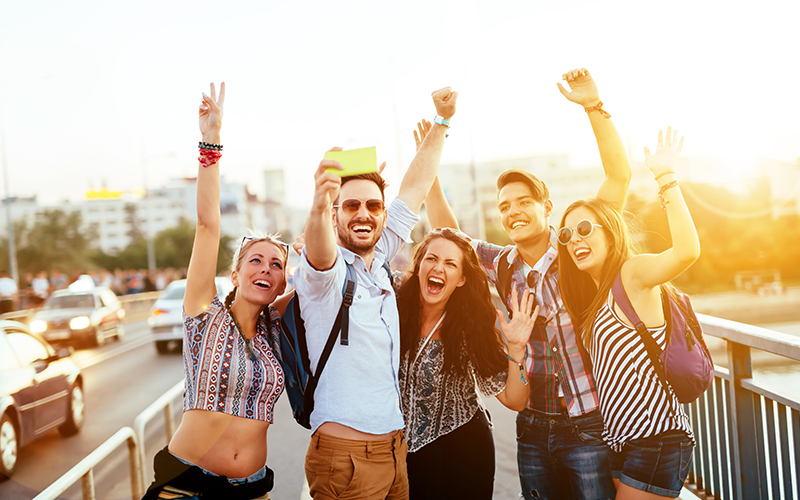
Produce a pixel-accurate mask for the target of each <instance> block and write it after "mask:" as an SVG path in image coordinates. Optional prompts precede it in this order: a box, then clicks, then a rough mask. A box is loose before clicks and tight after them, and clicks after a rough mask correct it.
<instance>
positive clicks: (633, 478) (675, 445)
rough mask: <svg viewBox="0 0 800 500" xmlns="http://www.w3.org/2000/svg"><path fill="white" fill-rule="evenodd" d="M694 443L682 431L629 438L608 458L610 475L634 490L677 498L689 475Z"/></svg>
mask: <svg viewBox="0 0 800 500" xmlns="http://www.w3.org/2000/svg"><path fill="white" fill-rule="evenodd" d="M693 451H694V445H693V444H692V442H691V441H690V440H689V437H688V436H687V435H686V433H685V432H683V431H667V432H664V433H661V434H658V435H656V436H653V437H648V438H642V439H632V440H630V441H628V442H626V443H625V444H624V445H623V446H622V452H621V453H616V452H612V453H610V454H609V457H608V461H609V465H610V467H611V477H613V478H615V479H619V480H620V482H621V483H623V484H627V485H628V486H630V487H631V488H636V489H637V490H642V491H648V492H650V493H654V494H656V495H661V496H665V497H672V498H677V497H678V495H680V493H681V488H683V483H684V482H685V481H686V476H687V475H688V474H689V465H690V464H691V460H692V452H693Z"/></svg>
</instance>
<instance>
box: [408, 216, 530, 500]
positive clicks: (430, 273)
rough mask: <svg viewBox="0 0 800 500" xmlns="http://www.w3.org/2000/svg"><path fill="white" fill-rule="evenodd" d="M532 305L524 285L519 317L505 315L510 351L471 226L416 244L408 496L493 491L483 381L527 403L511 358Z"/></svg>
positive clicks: (518, 405)
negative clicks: (502, 336) (471, 237)
mask: <svg viewBox="0 0 800 500" xmlns="http://www.w3.org/2000/svg"><path fill="white" fill-rule="evenodd" d="M515 300H516V296H515ZM533 304H534V300H533V297H532V296H530V295H528V292H527V291H526V292H525V293H524V295H523V297H522V301H521V304H516V308H515V312H516V313H517V314H515V315H514V318H513V319H512V321H511V323H506V321H505V320H504V319H501V325H502V326H503V333H504V334H505V336H506V339H507V341H508V349H509V354H508V355H507V354H506V353H505V352H504V351H503V344H502V340H501V339H500V336H499V332H498V331H497V330H496V329H495V326H494V325H495V320H496V319H497V313H496V310H495V308H494V305H493V304H492V300H491V295H490V292H489V283H488V281H487V278H486V273H484V272H483V270H482V269H481V267H480V265H479V263H478V258H477V255H476V254H475V251H474V250H473V249H472V246H471V245H470V243H469V242H468V241H467V240H466V239H465V237H464V236H463V233H460V232H458V231H456V230H453V229H448V228H444V229H436V230H434V231H433V232H431V233H430V234H428V236H427V237H426V238H425V240H424V241H423V242H422V243H420V244H419V245H418V246H417V247H416V248H415V249H414V259H413V269H411V270H410V272H409V273H408V274H407V276H406V278H405V279H404V281H403V283H402V285H400V290H399V292H398V310H399V313H400V360H401V361H400V377H399V378H400V389H401V394H402V397H403V414H404V417H405V421H406V439H407V440H408V445H409V453H408V458H407V464H408V482H409V489H410V498H412V499H424V498H431V499H434V498H435V499H437V500H441V499H448V498H453V499H455V498H459V499H460V498H487V499H489V498H492V490H493V486H494V441H493V440H492V434H491V429H490V426H489V422H488V420H487V418H486V415H485V413H484V411H483V410H482V409H481V407H480V403H479V401H478V395H477V392H476V383H477V387H478V388H480V390H481V392H482V393H483V394H485V395H486V396H490V397H491V396H497V398H498V399H499V400H500V401H501V402H502V403H503V404H504V405H506V406H507V407H509V408H512V409H515V410H517V411H519V410H521V409H523V408H524V407H525V404H526V402H527V400H528V389H527V387H526V384H527V381H526V380H525V379H524V378H523V375H522V373H521V372H520V368H519V366H520V365H521V362H520V363H518V362H516V361H513V360H511V358H512V357H513V358H514V359H515V360H520V361H521V360H524V358H525V346H526V344H527V342H528V339H529V338H530V335H531V332H532V331H533V325H534V322H535V318H536V314H537V312H538V310H536V309H533ZM501 317H502V316H501Z"/></svg>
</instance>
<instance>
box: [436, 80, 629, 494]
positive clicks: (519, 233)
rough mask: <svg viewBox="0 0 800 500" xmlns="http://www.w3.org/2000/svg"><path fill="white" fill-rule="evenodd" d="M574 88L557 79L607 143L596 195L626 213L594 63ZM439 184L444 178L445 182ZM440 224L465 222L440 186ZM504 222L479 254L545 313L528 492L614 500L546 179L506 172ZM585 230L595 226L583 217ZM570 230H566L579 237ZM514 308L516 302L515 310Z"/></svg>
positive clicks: (534, 365)
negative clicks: (567, 298) (500, 240)
mask: <svg viewBox="0 0 800 500" xmlns="http://www.w3.org/2000/svg"><path fill="white" fill-rule="evenodd" d="M563 80H565V81H566V82H567V83H568V84H569V86H570V91H568V90H566V89H564V87H562V86H561V84H560V83H559V84H558V87H559V90H560V91H561V93H562V94H563V95H564V97H566V98H567V99H568V100H570V101H572V102H574V103H576V104H579V105H581V106H583V107H584V109H585V111H586V113H587V116H588V118H589V122H590V123H591V125H592V130H593V131H594V134H595V138H596V140H597V145H598V148H599V150H600V158H601V159H602V163H603V169H604V170H605V173H606V178H605V180H604V181H603V183H602V184H601V185H600V189H599V190H598V192H597V196H598V197H599V198H602V199H604V200H606V201H608V202H610V203H612V204H613V205H614V206H615V207H616V208H617V209H619V210H622V207H623V205H624V203H625V197H626V195H627V192H628V184H629V182H630V177H631V169H630V164H629V163H628V159H627V156H626V154H625V148H624V146H623V144H622V140H621V139H620V137H619V134H618V133H617V130H616V128H615V127H614V124H613V123H612V122H611V120H610V119H609V118H610V115H609V114H608V113H607V112H606V111H605V110H604V109H603V105H602V102H601V101H600V94H599V91H598V90H597V85H596V84H595V83H594V80H593V79H592V77H591V76H590V75H589V72H588V71H586V70H585V69H579V70H573V71H570V72H568V73H566V74H564V75H563ZM437 184H438V183H437ZM425 203H426V208H427V213H428V216H429V218H430V221H431V225H432V226H434V227H440V226H452V227H457V222H456V219H455V216H454V215H453V213H452V211H451V210H450V207H449V205H448V204H447V201H446V200H445V198H444V194H443V193H442V190H441V188H438V189H437V188H434V189H432V190H431V194H430V196H429V197H428V199H427V200H426V202H425ZM497 205H498V208H499V210H500V220H501V222H502V224H503V228H504V229H505V231H506V234H508V236H509V237H510V238H511V240H512V241H513V242H514V245H511V246H507V247H501V246H497V245H493V244H491V243H487V242H485V241H478V240H472V245H473V247H474V248H475V250H476V252H477V253H478V258H479V260H480V262H481V264H482V265H483V267H484V270H485V271H486V274H487V275H488V277H489V280H490V281H491V282H492V283H494V285H495V287H497V290H498V292H499V293H500V296H501V297H503V298H504V299H505V300H506V304H508V305H509V306H510V304H511V290H512V288H516V289H517V290H518V293H522V292H523V291H524V290H526V289H529V290H531V291H532V292H534V293H535V294H536V300H537V303H538V305H539V316H538V318H537V321H536V326H535V327H534V332H533V334H532V335H531V339H530V341H529V343H528V352H527V354H526V357H525V359H524V360H517V361H521V362H522V361H524V362H525V364H526V371H527V378H528V381H529V387H530V393H529V397H528V403H527V405H526V408H525V409H523V410H522V411H520V412H519V414H518V415H517V466H518V468H519V475H520V485H521V487H522V494H523V496H524V497H525V498H526V499H528V500H530V499H534V498H535V499H539V500H546V499H551V500H552V499H559V500H560V499H587V500H597V499H605V498H614V496H615V494H616V493H615V489H614V484H613V482H612V480H611V476H610V471H609V468H608V461H607V458H606V457H607V453H608V447H607V446H606V445H605V444H604V443H603V440H602V438H601V433H602V431H603V419H602V416H601V415H600V410H599V403H598V398H597V391H596V387H595V382H594V378H593V377H592V372H591V363H590V359H589V355H588V353H587V352H586V351H585V349H584V348H583V345H582V343H581V342H580V339H579V338H578V336H577V335H576V332H575V330H574V329H573V326H572V321H571V319H570V317H569V314H568V313H567V311H566V308H565V307H564V305H563V303H562V300H561V293H560V291H559V286H558V269H557V266H556V258H557V256H558V251H557V247H558V239H559V236H558V235H557V234H556V230H555V229H554V228H552V227H551V226H550V223H549V217H550V214H551V212H552V210H553V203H552V202H551V201H550V194H549V191H548V189H547V186H546V185H545V184H544V182H542V181H541V179H539V178H538V177H536V176H535V175H533V174H531V173H529V172H527V171H525V170H519V169H512V170H507V171H505V172H503V173H502V174H501V175H500V177H499V178H498V179H497ZM578 226H579V227H578V228H576V231H578V233H579V234H581V232H586V233H588V232H590V231H591V230H592V229H593V226H591V224H590V226H589V227H586V226H585V225H581V224H578ZM569 231H570V234H569V235H567V234H566V232H564V233H562V234H561V235H560V236H561V237H564V238H566V237H567V236H569V237H570V238H571V237H572V235H571V230H569ZM509 311H510V309H509Z"/></svg>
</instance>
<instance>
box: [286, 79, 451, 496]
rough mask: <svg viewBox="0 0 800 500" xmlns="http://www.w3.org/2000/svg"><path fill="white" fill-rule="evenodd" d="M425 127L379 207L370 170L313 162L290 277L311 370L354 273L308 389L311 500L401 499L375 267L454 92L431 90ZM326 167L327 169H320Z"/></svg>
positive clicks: (418, 200) (420, 178)
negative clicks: (342, 333)
mask: <svg viewBox="0 0 800 500" xmlns="http://www.w3.org/2000/svg"><path fill="white" fill-rule="evenodd" d="M432 96H433V102H434V105H435V106H436V112H437V117H436V119H435V120H434V121H435V123H436V124H435V125H434V126H433V128H432V130H431V131H430V133H429V134H428V136H427V138H426V139H425V141H424V142H423V144H422V145H421V147H420V148H419V150H418V151H417V154H416V156H415V157H414V160H413V161H412V162H411V165H410V166H409V168H408V171H407V172H406V174H405V176H404V177H403V181H402V183H401V185H400V190H399V193H398V196H397V198H396V199H395V200H394V202H392V204H391V205H390V206H389V207H385V205H384V193H383V192H384V188H385V183H384V181H383V179H382V178H381V176H380V175H379V174H378V173H377V172H373V173H368V174H360V175H355V176H348V177H340V176H339V175H336V173H335V170H339V171H341V170H342V168H343V167H342V165H341V163H339V162H337V161H334V160H322V161H321V162H320V164H319V168H318V169H317V171H316V173H315V175H314V178H315V191H314V202H313V206H312V208H311V213H310V214H309V217H308V221H307V223H306V228H305V240H306V241H305V246H304V247H303V251H302V253H301V262H300V266H299V268H298V272H297V275H296V278H295V286H296V293H297V294H298V296H299V297H300V307H301V316H302V318H303V321H304V322H305V327H306V336H307V342H308V351H309V358H310V361H311V370H312V372H313V373H316V369H317V364H318V362H319V359H320V354H321V352H322V350H323V347H324V345H325V343H326V341H327V339H328V335H329V333H330V330H331V327H332V325H333V324H334V320H335V318H336V316H337V313H338V312H339V309H340V306H341V304H342V288H343V286H344V283H345V279H346V274H347V266H348V265H350V266H352V267H353V270H354V272H355V275H356V281H357V282H356V290H355V293H354V296H353V302H352V306H351V307H350V310H349V342H348V345H341V344H340V342H339V341H337V342H336V344H335V345H334V348H333V350H332V351H331V354H330V358H329V359H328V362H327V364H326V366H325V369H324V371H323V372H322V374H321V377H320V379H319V381H318V385H317V388H316V391H315V393H314V411H313V413H312V414H311V429H312V436H311V442H310V443H309V446H308V452H307V453H306V460H305V471H306V479H307V480H308V485H309V491H310V494H311V496H312V497H313V498H315V499H328V498H338V497H339V496H341V495H342V494H343V493H345V490H347V495H348V496H351V497H353V498H370V499H373V498H374V499H378V498H392V499H394V498H408V476H407V473H406V453H407V451H408V448H407V446H406V443H405V439H404V437H403V432H402V431H403V428H404V423H403V414H402V411H401V409H400V389H399V385H398V380H397V374H398V369H399V362H400V354H399V353H400V335H399V332H400V325H399V319H398V313H397V304H396V301H395V296H394V290H393V289H392V284H391V277H390V275H389V273H388V272H387V269H386V268H385V267H384V263H386V262H388V261H390V260H391V259H392V258H393V257H394V256H395V255H396V254H397V252H398V251H399V250H400V249H401V248H402V246H403V245H404V244H405V242H406V241H408V239H409V235H410V234H411V230H412V229H413V227H414V225H415V224H416V223H417V221H418V220H419V216H418V215H417V214H418V212H419V209H420V207H421V206H422V202H423V200H424V199H425V197H426V196H427V194H428V191H429V190H430V188H431V185H432V184H433V180H434V178H435V177H436V174H437V171H438V168H439V161H440V159H441V154H442V149H443V147H444V140H445V136H446V131H447V128H448V127H449V120H450V119H451V118H452V116H453V115H454V114H455V109H456V99H457V97H458V94H457V93H456V92H452V91H451V89H450V88H449V87H446V88H444V89H441V90H438V91H436V92H434V93H433V94H432ZM328 169H333V170H331V171H329V170H328Z"/></svg>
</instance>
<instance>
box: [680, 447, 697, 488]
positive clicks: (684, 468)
mask: <svg viewBox="0 0 800 500" xmlns="http://www.w3.org/2000/svg"><path fill="white" fill-rule="evenodd" d="M692 453H694V445H692V443H691V442H683V443H681V468H680V470H679V471H678V480H679V481H680V482H681V484H683V483H685V482H686V477H687V476H688V475H689V466H690V465H691V464H692Z"/></svg>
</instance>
